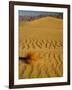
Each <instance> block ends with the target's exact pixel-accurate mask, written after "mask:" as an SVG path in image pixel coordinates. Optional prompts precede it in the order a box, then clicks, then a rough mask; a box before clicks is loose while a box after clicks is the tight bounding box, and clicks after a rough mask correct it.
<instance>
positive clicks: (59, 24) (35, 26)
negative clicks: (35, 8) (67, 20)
mask: <svg viewBox="0 0 72 90" xmlns="http://www.w3.org/2000/svg"><path fill="white" fill-rule="evenodd" d="M19 30H20V39H21V40H22V39H23V38H35V39H37V38H39V39H44V38H45V39H56V38H58V39H60V38H61V37H62V33H63V32H62V30H63V21H62V19H57V18H54V17H44V18H40V19H37V20H34V21H31V22H22V23H21V24H20V29H19ZM56 34H57V35H56ZM60 35H61V37H60ZM43 36H44V37H43ZM61 39H62V38H61Z"/></svg>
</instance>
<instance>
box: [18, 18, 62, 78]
mask: <svg viewBox="0 0 72 90" xmlns="http://www.w3.org/2000/svg"><path fill="white" fill-rule="evenodd" d="M62 23H63V21H62V19H56V18H53V17H45V18H41V19H38V20H34V21H30V22H21V23H20V25H19V57H27V55H30V56H31V58H28V63H26V62H25V60H22V59H19V79H24V78H45V77H62V76H63V30H62V28H63V24H62Z"/></svg>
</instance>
